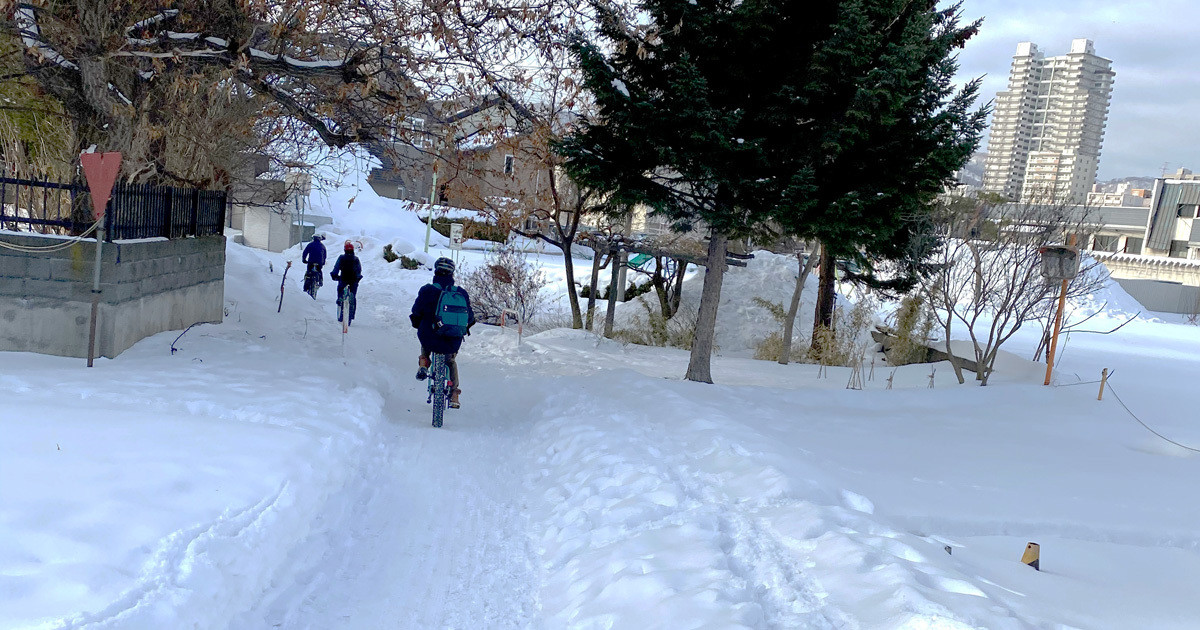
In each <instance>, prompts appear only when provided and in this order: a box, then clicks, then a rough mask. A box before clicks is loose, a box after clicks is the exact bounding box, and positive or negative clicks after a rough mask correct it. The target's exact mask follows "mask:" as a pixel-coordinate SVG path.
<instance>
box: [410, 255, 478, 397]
mask: <svg viewBox="0 0 1200 630" xmlns="http://www.w3.org/2000/svg"><path fill="white" fill-rule="evenodd" d="M464 306H465V313H464V309H463V307H464ZM409 319H410V320H411V321H412V325H413V328H416V329H417V339H418V340H420V342H421V356H420V358H418V359H417V365H418V366H419V369H418V370H417V379H418V380H424V379H425V378H427V377H428V376H429V371H428V370H429V366H430V364H431V361H430V358H429V357H430V355H431V354H441V355H445V357H446V365H447V367H449V369H450V381H451V382H452V383H453V389H451V390H450V400H449V404H448V406H449V407H450V408H451V409H458V408H460V403H459V396H460V395H461V394H462V384H461V383H460V382H459V380H458V363H457V362H456V361H455V355H457V354H458V350H459V348H460V347H462V342H463V337H464V336H466V335H469V334H471V327H472V326H474V325H475V312H474V311H473V310H472V309H471V298H470V296H469V295H467V292H466V291H465V290H463V288H462V287H458V286H455V285H454V261H453V260H450V259H449V258H439V259H437V261H436V262H434V264H433V282H431V283H429V284H427V285H425V286H423V287H421V290H420V291H419V292H417V299H416V301H415V302H413V307H412V314H411V315H409Z"/></svg>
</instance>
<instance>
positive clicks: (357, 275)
mask: <svg viewBox="0 0 1200 630" xmlns="http://www.w3.org/2000/svg"><path fill="white" fill-rule="evenodd" d="M344 251H345V253H343V254H342V255H341V256H338V259H337V262H335V263H333V271H331V272H329V277H330V278H332V279H334V280H337V283H338V288H337V294H338V298H337V299H338V321H339V322H340V321H342V315H345V316H346V317H347V318H348V319H347V320H346V324H347V325H349V324H350V322H352V321H354V311H355V309H356V308H357V306H358V283H359V281H361V280H362V277H363V275H362V261H360V260H359V259H358V256H355V255H354V243H351V242H350V241H346V245H345V248H344ZM346 287H350V300H349V301H350V303H349V304H343V303H342V292H343V289H345V288H346Z"/></svg>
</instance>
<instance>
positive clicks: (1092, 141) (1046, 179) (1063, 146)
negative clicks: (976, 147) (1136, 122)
mask: <svg viewBox="0 0 1200 630" xmlns="http://www.w3.org/2000/svg"><path fill="white" fill-rule="evenodd" d="M1114 77H1115V73H1114V72H1113V70H1112V61H1110V60H1108V59H1105V58H1103V57H1098V56H1096V53H1095V48H1094V47H1093V45H1092V42H1091V40H1088V39H1076V40H1072V42H1071V50H1070V52H1068V53H1067V54H1065V55H1061V56H1058V57H1045V56H1043V55H1042V53H1041V52H1040V51H1039V50H1038V47H1037V45H1035V44H1033V43H1032V42H1021V43H1020V44H1017V53H1016V55H1014V56H1013V63H1012V68H1011V70H1010V72H1009V79H1008V90H1007V91H1004V92H1000V93H999V94H997V95H996V109H995V112H994V114H993V117H992V128H991V135H990V137H989V140H988V150H987V153H988V158H987V164H986V165H985V167H984V179H983V190H984V191H986V192H992V193H998V194H1001V195H1004V196H1005V197H1007V198H1009V199H1012V200H1021V201H1025V202H1030V203H1053V202H1062V201H1066V202H1069V203H1083V202H1084V201H1085V200H1086V198H1087V193H1088V192H1089V191H1090V190H1091V188H1092V184H1093V182H1095V179H1096V172H1097V170H1098V168H1099V165H1100V147H1101V144H1102V143H1103V140H1104V128H1105V127H1106V126H1107V124H1106V121H1107V120H1108V105H1109V101H1110V100H1111V98H1112V86H1113V78H1114Z"/></svg>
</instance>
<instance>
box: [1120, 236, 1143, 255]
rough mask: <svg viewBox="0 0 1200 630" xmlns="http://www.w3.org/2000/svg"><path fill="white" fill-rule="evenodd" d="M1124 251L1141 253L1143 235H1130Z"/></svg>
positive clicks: (1126, 240)
mask: <svg viewBox="0 0 1200 630" xmlns="http://www.w3.org/2000/svg"><path fill="white" fill-rule="evenodd" d="M1124 251H1125V253H1126V254H1138V255H1141V253H1142V237H1140V236H1130V237H1129V238H1127V239H1125V250H1124Z"/></svg>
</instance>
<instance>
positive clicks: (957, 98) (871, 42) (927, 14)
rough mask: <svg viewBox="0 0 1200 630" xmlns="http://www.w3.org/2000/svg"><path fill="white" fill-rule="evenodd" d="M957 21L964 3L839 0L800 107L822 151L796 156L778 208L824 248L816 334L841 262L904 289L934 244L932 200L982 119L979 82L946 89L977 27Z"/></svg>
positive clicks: (871, 282)
mask: <svg viewBox="0 0 1200 630" xmlns="http://www.w3.org/2000/svg"><path fill="white" fill-rule="evenodd" d="M960 19H961V7H960V5H954V6H950V7H947V8H945V9H941V10H939V9H938V8H937V3H936V2H935V1H934V0H921V1H918V2H913V1H912V0H848V1H843V2H841V3H840V7H839V13H838V26H837V27H836V28H835V29H834V32H835V35H834V36H833V37H832V38H831V39H830V40H828V41H827V42H824V43H823V45H822V46H821V47H820V49H819V50H818V51H817V53H816V55H814V58H813V74H812V77H811V82H810V83H809V84H808V85H807V86H806V87H805V89H804V92H803V94H804V97H803V99H802V100H804V101H806V108H807V109H808V111H810V112H814V113H813V114H812V118H813V120H814V121H816V125H815V126H816V130H817V142H814V143H812V144H810V145H809V147H808V148H809V149H810V150H811V151H812V152H811V153H810V154H808V155H803V154H797V158H798V162H796V163H795V164H794V165H793V166H794V167H795V171H794V174H793V176H792V178H791V182H790V185H789V189H788V190H787V191H785V193H784V195H783V202H782V203H780V204H779V206H778V210H779V217H778V220H779V221H780V222H781V223H782V224H783V225H785V226H786V227H787V228H788V229H789V231H792V232H793V233H795V234H798V235H800V236H803V237H805V238H815V239H817V240H819V241H821V243H822V244H823V246H824V247H823V248H822V250H823V256H822V260H821V270H820V293H819V295H818V299H817V309H818V311H817V317H816V318H815V322H814V326H820V325H825V326H828V325H829V324H830V323H831V321H832V317H833V312H832V311H833V291H834V287H833V281H834V265H835V261H836V260H838V259H843V260H852V261H854V262H856V263H857V267H859V268H860V269H861V271H859V272H857V273H854V272H851V273H848V274H847V275H848V277H849V279H850V280H853V281H858V282H861V283H864V284H866V285H868V286H871V287H874V288H881V289H885V290H890V291H904V290H907V289H909V288H911V287H912V285H913V283H914V282H915V280H916V278H917V277H918V276H919V275H920V274H921V273H923V272H924V271H925V270H926V265H925V263H924V261H925V260H926V259H927V258H928V257H929V255H930V254H932V253H933V251H934V250H935V248H936V247H937V246H938V244H939V241H938V238H937V237H936V235H935V234H934V233H933V228H932V226H933V222H932V220H931V216H932V212H933V205H932V204H933V201H934V198H935V197H936V196H937V194H938V193H939V192H941V191H942V190H943V189H944V188H945V185H946V183H947V182H948V181H949V180H950V178H951V177H952V175H953V173H954V171H956V170H958V169H960V168H962V166H963V165H964V164H965V163H966V161H967V160H968V159H969V158H970V156H971V153H972V152H973V151H974V150H975V148H976V147H977V146H978V144H979V137H980V134H981V133H982V130H983V127H984V121H985V118H986V116H987V111H988V109H987V107H982V108H978V109H973V103H974V102H975V99H976V97H977V94H978V90H979V81H978V80H975V81H971V82H969V83H967V84H966V85H965V86H964V87H962V88H961V89H957V90H956V89H955V88H954V86H953V83H952V80H953V77H954V73H955V72H956V71H957V69H958V66H957V63H956V61H955V58H954V53H955V51H956V50H957V49H959V48H961V47H962V46H963V44H964V43H965V42H966V41H967V40H968V39H969V38H970V37H971V36H972V35H974V34H975V33H976V32H977V31H978V28H979V24H980V23H979V22H974V23H970V24H967V25H965V26H960V25H959V20H960ZM830 114H832V115H830ZM880 263H890V264H889V265H887V267H888V268H887V276H886V277H881V275H880V274H879V273H877V272H878V271H879V270H880V269H881V265H880ZM815 338H816V337H815V336H814V339H815Z"/></svg>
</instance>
